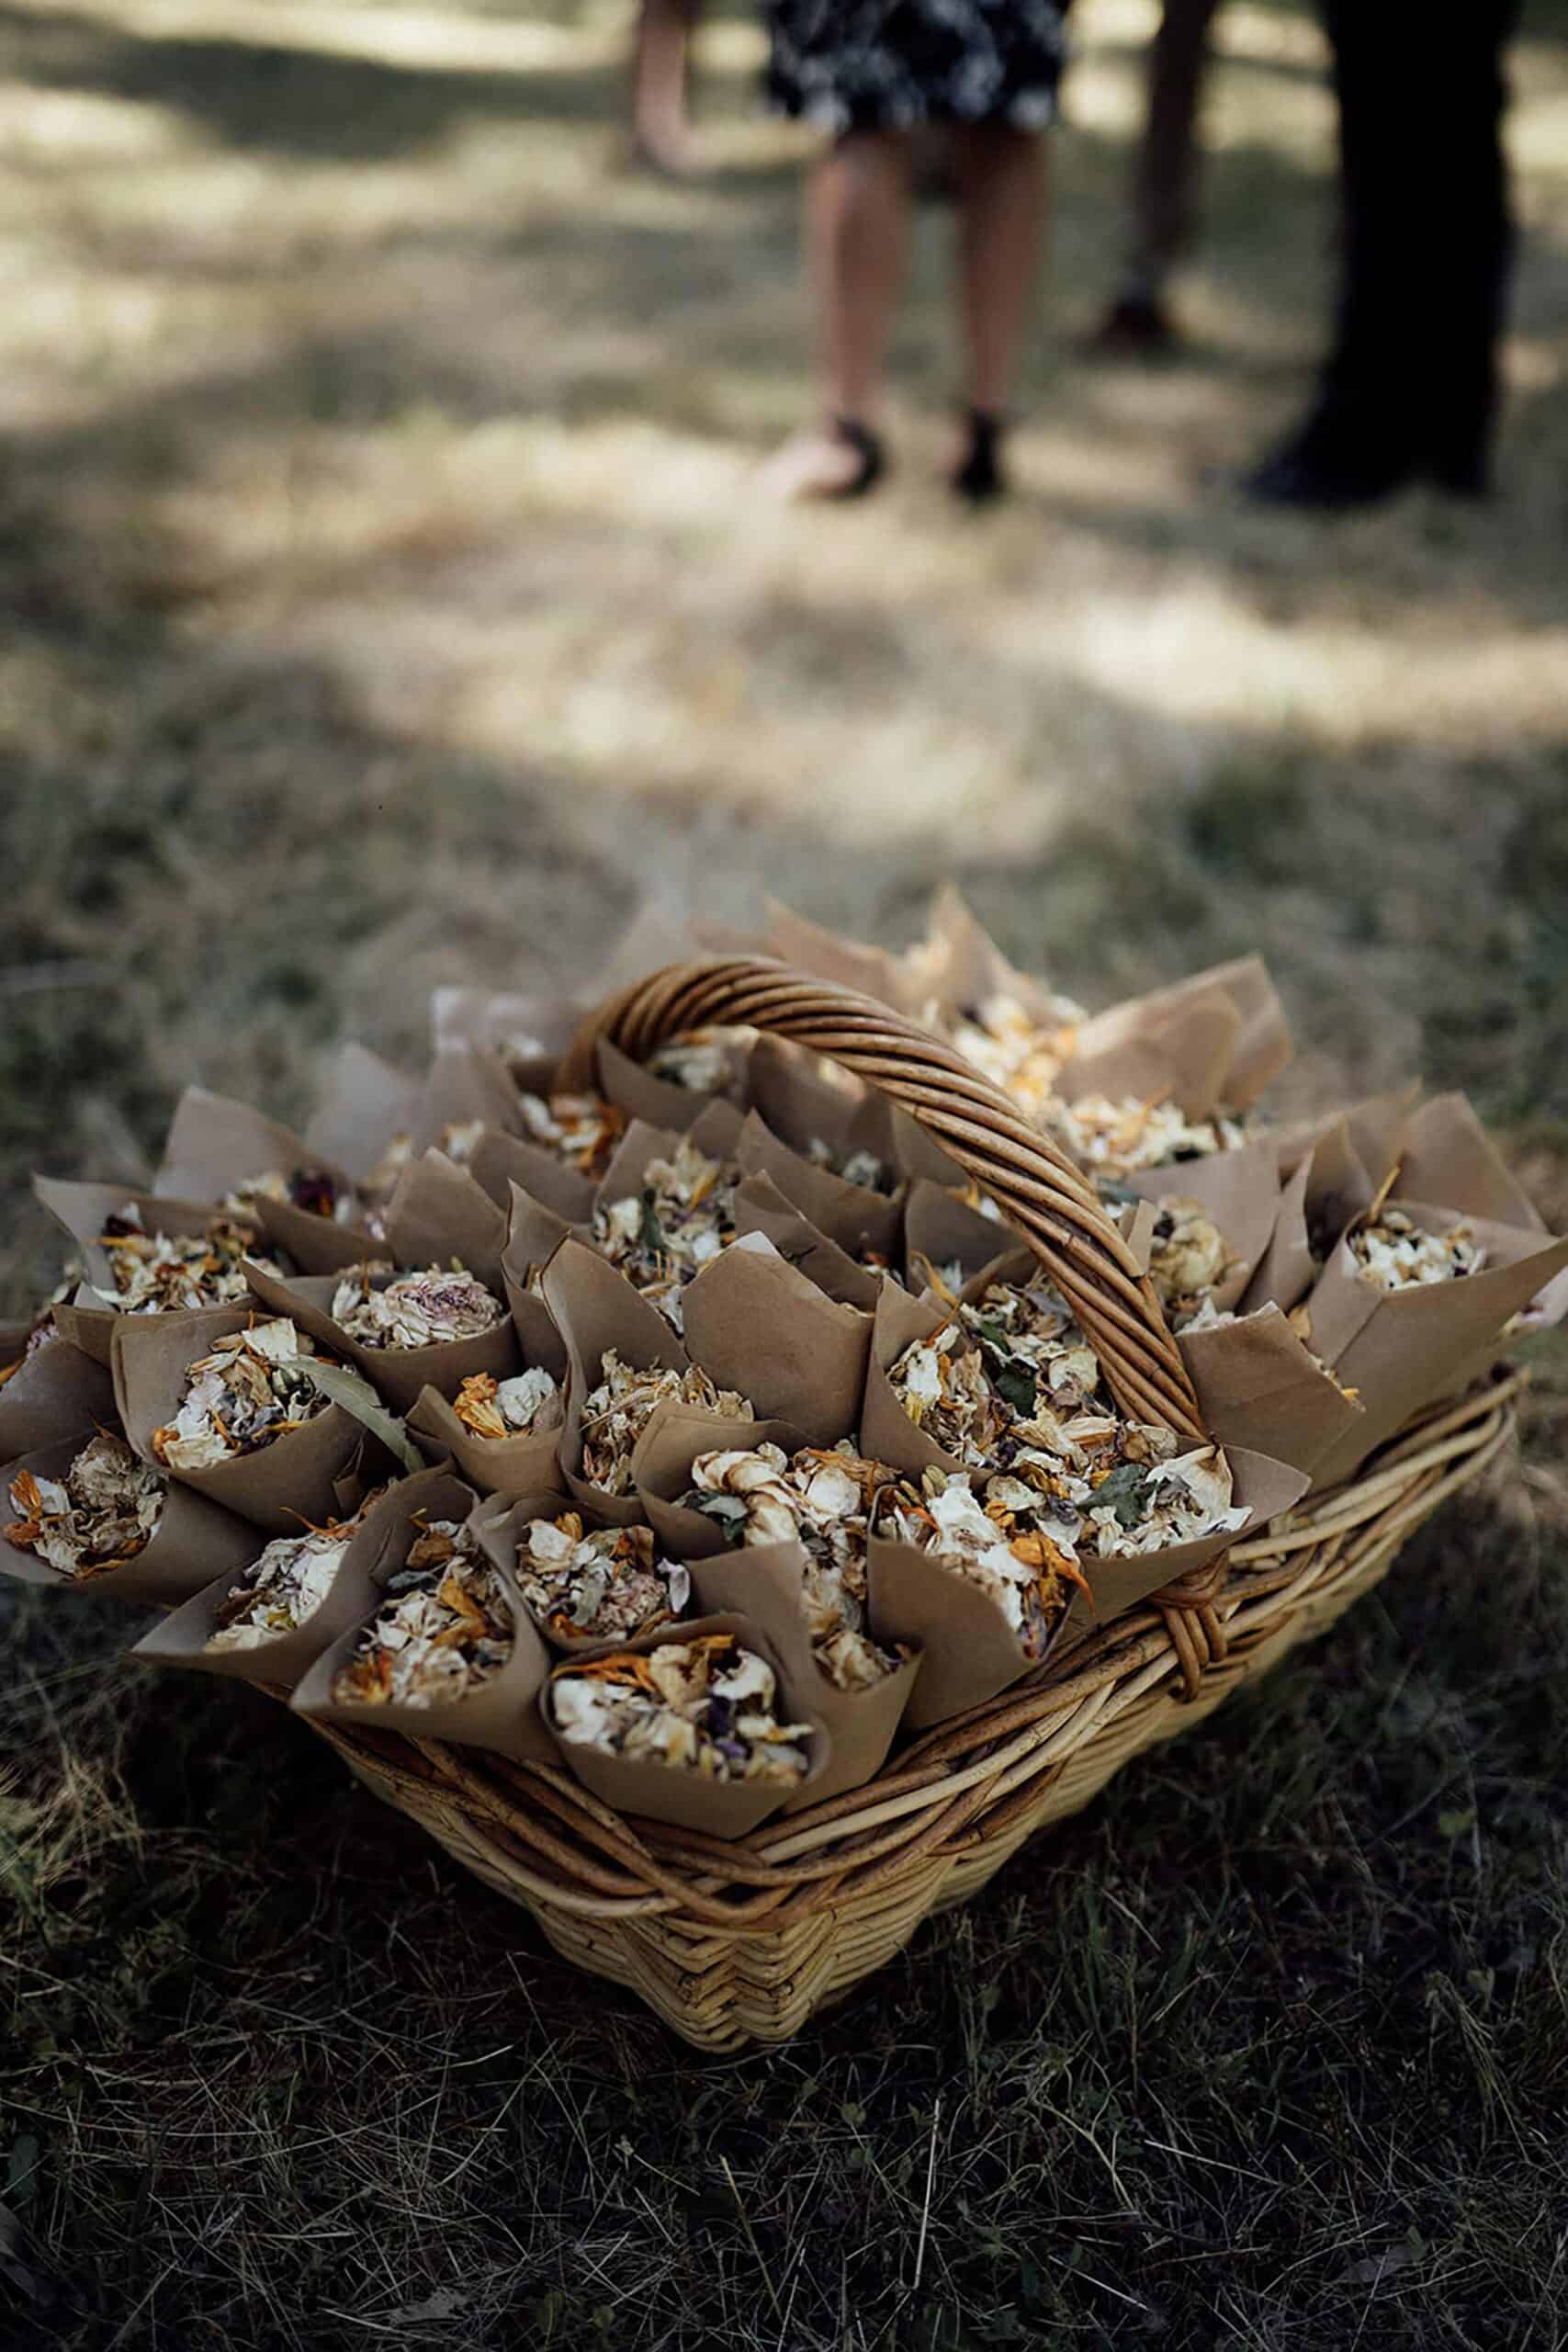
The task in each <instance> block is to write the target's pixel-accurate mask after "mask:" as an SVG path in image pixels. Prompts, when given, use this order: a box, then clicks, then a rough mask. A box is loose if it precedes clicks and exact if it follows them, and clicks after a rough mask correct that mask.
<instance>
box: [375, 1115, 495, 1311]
mask: <svg viewBox="0 0 1568 2352" xmlns="http://www.w3.org/2000/svg"><path fill="white" fill-rule="evenodd" d="M386 1225H387V1250H386V1253H385V1254H389V1255H390V1257H391V1259H392V1261H393V1263H394V1264H395V1265H398V1266H414V1267H418V1266H446V1265H449V1264H450V1263H451V1261H453V1260H454V1259H456V1260H457V1262H458V1264H459V1265H461V1266H463V1267H465V1268H466V1269H467V1270H468V1272H469V1273H470V1274H474V1275H477V1276H478V1278H479V1281H480V1282H481V1283H484V1284H485V1285H486V1287H487V1288H488V1289H491V1290H493V1291H494V1292H495V1293H496V1294H497V1295H498V1296H499V1295H500V1291H501V1260H502V1251H503V1250H504V1249H505V1247H506V1213H505V1211H504V1210H503V1209H501V1208H498V1207H497V1206H496V1204H495V1203H494V1202H493V1201H492V1200H491V1197H490V1195H489V1193H485V1192H483V1191H481V1190H480V1188H479V1185H478V1184H476V1183H475V1182H474V1180H473V1178H472V1177H471V1176H470V1175H469V1174H468V1170H467V1169H465V1168H459V1167H458V1166H457V1164H456V1162H455V1161H453V1160H450V1159H447V1158H446V1154H445V1153H444V1152H440V1151H434V1150H426V1151H424V1152H423V1153H422V1154H421V1155H420V1156H419V1158H417V1159H413V1160H411V1162H410V1163H409V1165H408V1167H407V1168H405V1169H404V1170H403V1172H402V1174H401V1175H400V1177H399V1179H398V1182H397V1185H396V1188H395V1189H394V1191H393V1193H392V1196H391V1199H390V1200H389V1202H388V1204H387V1217H386Z"/></svg>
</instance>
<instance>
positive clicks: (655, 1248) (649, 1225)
mask: <svg viewBox="0 0 1568 2352" xmlns="http://www.w3.org/2000/svg"><path fill="white" fill-rule="evenodd" d="M655 1197H656V1195H655V1194H654V1193H651V1192H648V1193H644V1194H643V1196H642V1223H641V1226H640V1227H639V1228H638V1232H637V1238H638V1240H639V1241H640V1242H641V1243H642V1246H643V1248H644V1249H645V1250H650V1251H651V1252H652V1254H653V1256H654V1257H656V1258H657V1257H658V1256H659V1255H660V1252H661V1251H662V1250H663V1248H664V1227H662V1226H661V1225H660V1222H659V1212H658V1210H657V1209H656V1208H655V1207H654V1205H653V1204H654V1200H655Z"/></svg>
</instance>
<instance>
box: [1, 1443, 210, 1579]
mask: <svg viewBox="0 0 1568 2352" xmlns="http://www.w3.org/2000/svg"><path fill="white" fill-rule="evenodd" d="M168 1491H169V1482H168V1480H167V1479H166V1478H165V1477H164V1476H163V1475H162V1473H161V1472H159V1471H157V1470H154V1469H153V1468H152V1465H151V1464H148V1463H145V1462H142V1461H140V1460H138V1458H137V1456H136V1455H135V1454H134V1453H132V1452H131V1450H130V1446H129V1445H127V1444H126V1442H125V1441H124V1439H123V1438H118V1437H114V1436H111V1435H110V1433H109V1432H108V1431H107V1430H99V1431H98V1433H97V1435H96V1437H93V1438H89V1440H88V1441H87V1443H86V1444H85V1446H84V1447H83V1449H82V1451H81V1453H78V1454H77V1455H76V1457H75V1459H74V1460H73V1463H72V1464H71V1466H70V1468H69V1469H68V1470H67V1471H66V1473H65V1476H64V1477H63V1478H39V1477H35V1476H34V1475H33V1473H32V1472H31V1471H30V1470H21V1471H18V1472H17V1475H16V1476H15V1477H14V1478H13V1479H12V1481H11V1508H12V1510H15V1511H17V1512H19V1513H20V1516H19V1518H17V1519H16V1520H13V1521H12V1522H11V1524H10V1525H9V1526H8V1527H6V1528H5V1529H3V1530H0V1533H3V1534H4V1536H5V1539H6V1543H7V1544H14V1545H15V1546H16V1548H17V1550H18V1551H19V1552H31V1553H34V1554H35V1555H37V1557H38V1558H39V1559H40V1560H42V1561H43V1562H44V1563H45V1565H46V1566H49V1567H51V1568H54V1569H56V1570H57V1571H58V1572H59V1574H60V1575H62V1576H64V1577H79V1578H81V1579H83V1580H84V1581H85V1580H86V1579H87V1578H89V1577H98V1576H105V1575H107V1573H108V1571H109V1570H110V1569H111V1568H122V1567H124V1566H125V1565H126V1563H127V1561H129V1560H133V1559H135V1557H136V1556H137V1555H138V1553H140V1552H144V1551H145V1550H146V1548H147V1546H148V1544H150V1543H151V1541H152V1536H153V1534H154V1533H155V1532H156V1530H157V1526H158V1521H159V1520H160V1518H161V1517H162V1516H163V1510H164V1497H165V1496H166V1495H167V1493H168Z"/></svg>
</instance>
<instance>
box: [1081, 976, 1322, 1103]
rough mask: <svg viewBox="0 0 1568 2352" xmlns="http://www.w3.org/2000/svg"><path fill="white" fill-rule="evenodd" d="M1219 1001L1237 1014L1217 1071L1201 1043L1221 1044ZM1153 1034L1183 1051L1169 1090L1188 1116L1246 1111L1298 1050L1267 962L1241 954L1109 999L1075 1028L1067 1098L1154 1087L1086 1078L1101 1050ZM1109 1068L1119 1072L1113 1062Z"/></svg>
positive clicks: (1112, 1052)
mask: <svg viewBox="0 0 1568 2352" xmlns="http://www.w3.org/2000/svg"><path fill="white" fill-rule="evenodd" d="M1216 999H1217V1000H1219V1001H1221V1002H1223V1003H1224V1004H1225V1005H1227V1006H1228V1007H1229V1009H1230V1012H1231V1014H1232V1016H1233V1020H1232V1027H1231V1035H1230V1041H1229V1044H1228V1046H1227V1048H1226V1050H1225V1054H1224V1064H1223V1067H1222V1068H1220V1069H1219V1070H1218V1071H1217V1073H1215V1072H1213V1070H1212V1069H1209V1068H1207V1067H1206V1066H1205V1062H1204V1050H1205V1046H1204V1041H1205V1040H1206V1039H1209V1040H1212V1041H1213V1044H1214V1045H1215V1046H1216V1047H1217V1045H1218V1041H1219V1038H1220V1036H1221V1035H1222V1034H1223V1030H1224V1023H1221V1022H1219V1021H1217V1020H1216V1018H1215V1015H1214V1004H1215V1001H1216ZM1156 1038H1160V1039H1163V1040H1165V1041H1166V1044H1167V1046H1168V1048H1169V1049H1170V1050H1171V1051H1173V1052H1174V1053H1175V1054H1176V1056H1177V1057H1178V1066H1179V1072H1180V1075H1179V1078H1178V1079H1177V1082H1176V1083H1175V1084H1174V1085H1173V1086H1172V1089H1171V1091H1172V1092H1173V1093H1174V1094H1175V1097H1176V1100H1177V1101H1178V1103H1180V1105H1181V1108H1182V1109H1183V1110H1184V1111H1185V1112H1186V1113H1187V1114H1188V1116H1189V1117H1190V1118H1204V1117H1206V1116H1207V1115H1208V1114H1210V1112H1212V1111H1213V1110H1215V1109H1221V1110H1224V1111H1233V1112H1234V1111H1245V1110H1247V1109H1248V1108H1249V1107H1250V1105H1251V1104H1252V1103H1256V1102H1257V1100H1258V1096H1259V1095H1260V1094H1261V1093H1262V1092H1263V1091H1264V1090H1265V1089H1266V1088H1267V1087H1269V1086H1270V1085H1271V1084H1272V1083H1273V1081H1274V1080H1275V1079H1276V1078H1278V1076H1279V1075H1280V1071H1281V1070H1282V1069H1284V1067H1285V1065H1286V1063H1287V1062H1288V1061H1289V1060H1290V1058H1291V1055H1292V1051H1293V1046H1292V1038H1291V1031H1290V1025H1289V1023H1287V1021H1286V1019H1285V1012H1284V1007H1283V1006H1282V1005H1281V1004H1280V999H1279V996H1278V994H1277V992H1276V990H1275V988H1274V983H1273V981H1272V980H1271V979H1270V978H1269V972H1268V967H1267V966H1266V965H1265V964H1264V962H1263V959H1262V957H1261V956H1239V957H1237V958H1236V959H1235V961H1234V962H1232V963H1229V964H1215V965H1213V966H1212V967H1210V968H1209V969H1208V970H1207V971H1202V972H1194V973H1193V974H1192V975H1191V976H1190V978H1188V979H1185V980H1178V981H1177V982H1176V983H1175V984H1174V986H1172V987H1170V988H1164V989H1152V990H1151V991H1150V992H1149V994H1147V995H1146V996H1141V997H1134V998H1132V999H1130V1000H1129V1001H1127V1002H1126V1003H1124V1004H1119V1005H1112V1006H1111V1008H1110V1010H1109V1011H1107V1012H1101V1013H1098V1014H1096V1015H1095V1017H1094V1018H1093V1019H1092V1020H1091V1021H1088V1022H1086V1023H1084V1026H1083V1028H1082V1029H1081V1030H1080V1031H1079V1033H1078V1041H1077V1051H1076V1053H1075V1055H1074V1058H1073V1061H1072V1062H1071V1064H1069V1066H1068V1068H1067V1069H1066V1070H1064V1072H1063V1074H1062V1081H1061V1085H1060V1088H1059V1090H1058V1091H1060V1093H1061V1096H1062V1099H1063V1101H1064V1102H1071V1101H1073V1100H1074V1099H1075V1098H1076V1097H1077V1096H1080V1095H1083V1094H1110V1095H1117V1094H1122V1093H1131V1094H1142V1093H1145V1092H1147V1091H1152V1090H1151V1089H1148V1088H1145V1087H1144V1086H1141V1085H1138V1084H1136V1083H1131V1084H1127V1085H1123V1084H1122V1083H1120V1082H1117V1083H1113V1084H1112V1083H1106V1082H1105V1080H1104V1079H1103V1078H1102V1077H1099V1076H1096V1077H1092V1078H1090V1079H1089V1080H1088V1082H1086V1078H1085V1071H1086V1069H1089V1070H1092V1069H1093V1066H1094V1063H1095V1059H1096V1057H1098V1056H1101V1055H1106V1054H1109V1055H1111V1056H1114V1055H1115V1054H1116V1053H1117V1052H1118V1051H1119V1050H1122V1049H1123V1048H1124V1047H1126V1046H1134V1045H1136V1044H1137V1043H1139V1042H1140V1041H1142V1040H1145V1039H1146V1040H1149V1041H1151V1042H1152V1041H1154V1040H1155V1039H1156ZM1109 1067H1111V1069H1112V1072H1113V1074H1114V1065H1113V1064H1111V1065H1109ZM1156 1083H1157V1080H1156ZM1205 1096H1206V1099H1202V1098H1204V1097H1205Z"/></svg>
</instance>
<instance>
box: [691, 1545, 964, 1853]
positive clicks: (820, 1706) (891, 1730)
mask: <svg viewBox="0 0 1568 2352" xmlns="http://www.w3.org/2000/svg"><path fill="white" fill-rule="evenodd" d="M805 1577H806V1554H805V1552H804V1550H803V1549H802V1547H801V1545H800V1544H754V1545H747V1546H742V1547H741V1548H740V1549H739V1551H729V1552H724V1553H721V1554H719V1555H717V1556H716V1557H715V1558H712V1559H706V1560H699V1561H697V1562H696V1563H695V1564H694V1566H693V1569H692V1589H693V1590H694V1593H695V1595H696V1598H697V1602H698V1605H699V1607H700V1608H701V1609H703V1610H704V1611H711V1612H713V1613H715V1614H717V1615H724V1614H730V1615H734V1616H738V1617H748V1618H750V1621H751V1623H753V1624H754V1625H756V1626H759V1627H760V1628H761V1631H762V1632H763V1633H764V1634H766V1635H767V1637H768V1639H769V1640H770V1641H771V1642H772V1644H773V1648H774V1650H775V1651H776V1652H777V1655H778V1659H779V1663H780V1665H781V1666H782V1668H784V1677H785V1679H786V1680H787V1682H788V1685H789V1689H790V1691H791V1694H792V1695H793V1696H794V1697H795V1699H796V1700H797V1701H798V1702H799V1704H800V1706H801V1707H802V1709H803V1711H804V1713H806V1714H807V1715H811V1716H816V1717H818V1718H819V1719H820V1720H821V1722H822V1723H823V1724H825V1725H826V1726H827V1731H828V1737H829V1743H830V1746H829V1760H828V1763H827V1766H826V1768H825V1770H823V1771H822V1772H821V1773H820V1774H819V1775H816V1776H814V1777H813V1779H812V1781H811V1783H810V1786H809V1788H807V1789H806V1790H803V1791H802V1792H800V1794H798V1795H796V1796H792V1797H791V1798H790V1799H789V1800H788V1801H787V1803H786V1804H785V1805H784V1812H785V1813H786V1814H790V1813H798V1812H799V1811H800V1810H801V1808H802V1806H804V1805H808V1804H825V1803H826V1801H827V1799H828V1798H829V1797H836V1796H841V1795H842V1794H843V1792H844V1791H845V1790H846V1789H859V1788H863V1787H864V1785H865V1783H866V1782H867V1781H869V1780H870V1779H871V1777H872V1775H873V1773H874V1772H878V1771H880V1770H881V1769H882V1766H883V1764H884V1763H885V1762H886V1757H887V1751H888V1749H889V1748H890V1747H892V1745H893V1742H894V1739H895V1737H896V1736H897V1730H898V1724H899V1722H900V1720H901V1719H902V1717H903V1713H904V1710H905V1709H906V1707H907V1706H908V1703H909V1694H910V1692H911V1691H912V1690H913V1689H914V1686H915V1679H916V1677H917V1676H918V1675H919V1671H920V1668H921V1664H922V1658H921V1653H920V1652H919V1650H914V1651H912V1652H911V1654H910V1655H909V1656H908V1657H905V1659H904V1660H903V1662H902V1664H901V1665H900V1666H898V1667H897V1668H896V1669H895V1671H894V1672H893V1673H891V1674H885V1675H884V1676H883V1678H882V1679H881V1681H880V1682H876V1683H874V1684H873V1685H872V1687H871V1688H870V1690H868V1691H840V1689H839V1687H838V1685H837V1683H835V1682H831V1681H829V1679H828V1677H827V1675H825V1674H824V1673H823V1671H822V1668H820V1666H819V1665H818V1662H817V1656H816V1653H815V1651H814V1650H813V1648H812V1645H811V1631H810V1627H809V1625H808V1623H807V1614H806V1605H805Z"/></svg>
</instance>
